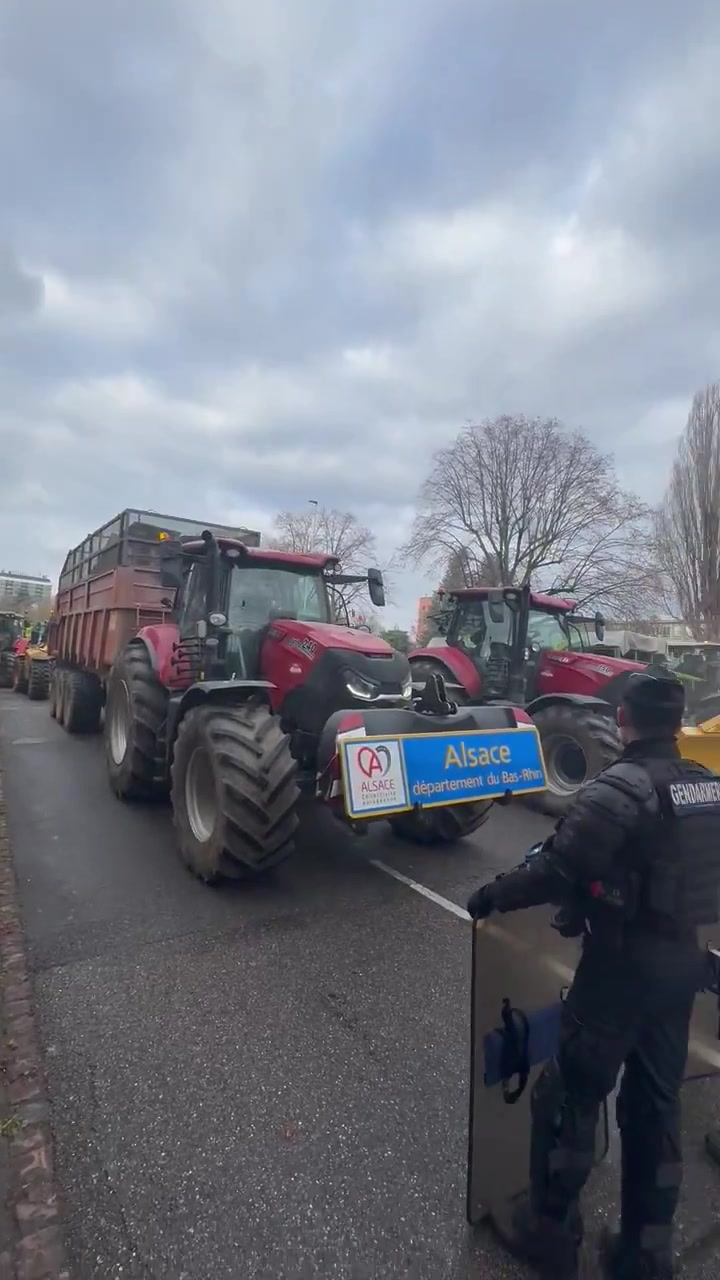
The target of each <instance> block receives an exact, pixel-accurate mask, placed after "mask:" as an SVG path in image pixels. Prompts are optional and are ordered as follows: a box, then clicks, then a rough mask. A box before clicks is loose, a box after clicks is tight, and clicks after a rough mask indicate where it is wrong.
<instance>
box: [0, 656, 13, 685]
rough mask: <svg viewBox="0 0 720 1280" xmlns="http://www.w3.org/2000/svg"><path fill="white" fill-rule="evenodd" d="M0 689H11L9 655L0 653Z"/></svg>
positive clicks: (10, 661) (10, 657)
mask: <svg viewBox="0 0 720 1280" xmlns="http://www.w3.org/2000/svg"><path fill="white" fill-rule="evenodd" d="M0 689H12V654H11V653H0Z"/></svg>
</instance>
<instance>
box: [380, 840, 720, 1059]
mask: <svg viewBox="0 0 720 1280" xmlns="http://www.w3.org/2000/svg"><path fill="white" fill-rule="evenodd" d="M370 865H371V866H373V867H377V869H378V871H383V872H384V873H385V875H386V876H392V879H393V880H398V881H399V882H400V884H404V885H406V886H407V888H408V889H412V890H413V892H414V893H419V894H420V895H421V897H423V898H427V899H428V901H429V902H434V903H435V904H436V906H438V907H442V908H443V910H444V911H449V912H450V914H451V915H453V916H455V917H456V918H457V919H458V920H466V921H468V922H469V921H470V916H469V915H468V913H467V911H466V910H465V908H464V907H460V906H458V904H457V902H452V901H451V900H450V898H444V897H443V896H442V894H441V893H436V892H435V890H434V889H428V887H427V885H424V884H420V882H419V881H418V880H411V878H410V876H404V875H403V874H402V872H401V871H396V870H395V868H394V867H389V866H388V864H387V863H386V862H381V861H380V859H379V858H373V859H372V860H371V863H370ZM485 927H486V928H488V929H489V930H491V931H492V932H493V933H494V934H495V935H496V936H497V937H498V938H499V939H500V940H502V941H503V942H507V943H509V944H510V945H511V946H513V947H516V948H518V949H522V950H530V948H529V947H527V948H526V947H524V946H523V943H522V941H521V940H520V939H519V938H518V937H517V936H516V935H515V934H511V933H508V932H507V931H506V930H505V929H503V927H502V925H499V924H496V923H495V921H492V922H491V921H486V922H485ZM534 958H535V960H536V961H538V960H539V961H540V962H541V964H544V965H545V966H546V968H548V969H551V970H552V971H553V973H556V974H557V975H558V977H560V978H562V979H563V980H564V981H565V982H568V983H569V982H572V980H573V977H574V971H573V970H572V969H571V968H569V966H568V965H565V964H563V963H562V961H560V960H558V959H557V958H556V957H555V956H553V955H550V954H549V953H548V952H541V953H540V954H538V953H537V952H535V953H534ZM689 1049H690V1055H691V1056H692V1057H694V1058H697V1059H699V1060H700V1061H701V1062H704V1063H706V1064H707V1065H708V1066H709V1067H713V1068H716V1069H717V1070H720V1049H716V1048H714V1047H713V1045H712V1044H711V1043H710V1042H709V1041H708V1040H706V1039H705V1037H704V1036H702V1037H698V1036H691V1038H690V1044H689Z"/></svg>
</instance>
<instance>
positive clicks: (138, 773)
mask: <svg viewBox="0 0 720 1280" xmlns="http://www.w3.org/2000/svg"><path fill="white" fill-rule="evenodd" d="M167 704H168V694H167V690H166V689H164V688H163V686H162V685H161V684H160V681H159V680H158V678H157V676H156V675H155V672H154V671H153V667H152V662H151V661H150V655H149V653H148V651H147V649H146V648H145V646H144V645H141V644H131V645H130V646H129V648H127V649H126V650H125V652H124V653H121V654H119V655H118V657H117V658H116V659H115V663H114V665H113V669H112V672H111V673H110V679H109V681H108V685H107V699H106V704H105V762H106V764H107V771H108V778H109V780H110V786H111V787H112V789H113V791H114V792H115V795H116V796H117V797H118V798H119V799H120V800H134V799H139V798H141V797H143V796H148V795H149V794H151V793H152V792H153V791H154V790H155V789H156V787H157V785H158V774H159V757H160V746H159V734H160V730H161V728H162V726H163V724H164V722H165V719H166V717H167ZM98 715H99V711H98Z"/></svg>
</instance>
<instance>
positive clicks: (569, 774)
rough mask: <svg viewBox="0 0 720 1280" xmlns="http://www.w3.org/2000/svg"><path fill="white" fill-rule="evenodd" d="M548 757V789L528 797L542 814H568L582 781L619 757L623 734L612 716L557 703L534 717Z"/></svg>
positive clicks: (546, 769)
mask: <svg viewBox="0 0 720 1280" xmlns="http://www.w3.org/2000/svg"><path fill="white" fill-rule="evenodd" d="M533 719H534V721H535V725H536V726H537V730H538V733H539V734H540V741H541V743H542V749H543V756H544V758H545V771H546V773H547V790H546V791H539V792H537V793H536V794H535V795H532V796H529V797H528V803H529V804H530V805H531V806H532V807H533V808H535V809H539V810H540V811H541V813H547V814H549V815H550V816H551V817H554V818H560V817H562V816H563V814H565V813H567V810H568V809H569V807H570V805H571V803H572V801H573V799H574V797H575V796H576V795H577V792H578V791H579V790H580V787H581V786H582V785H583V783H585V782H587V781H588V779H589V778H594V777H595V775H596V774H597V773H600V771H601V770H602V769H607V767H608V765H611V764H613V762H614V761H615V760H617V758H618V756H619V755H620V752H621V750H622V747H621V743H620V736H619V734H618V731H617V727H616V725H615V723H614V721H613V720H612V719H611V718H610V716H609V715H607V716H605V715H598V713H597V712H596V711H591V710H590V709H589V708H588V707H582V706H575V705H573V704H572V703H564V702H558V703H555V704H553V705H552V706H549V707H545V708H544V709H543V710H541V711H538V713H537V715H535V716H533Z"/></svg>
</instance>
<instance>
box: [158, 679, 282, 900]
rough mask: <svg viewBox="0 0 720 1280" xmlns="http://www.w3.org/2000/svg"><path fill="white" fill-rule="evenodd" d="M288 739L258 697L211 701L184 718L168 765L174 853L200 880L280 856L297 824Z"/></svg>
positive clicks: (258, 868) (265, 864)
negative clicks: (242, 700)
mask: <svg viewBox="0 0 720 1280" xmlns="http://www.w3.org/2000/svg"><path fill="white" fill-rule="evenodd" d="M299 798H300V791H299V789H298V785H297V765H296V762H295V760H294V759H293V757H292V754H291V751H290V739H289V738H288V736H287V734H285V733H283V730H282V729H281V727H280V722H279V720H278V718H277V717H276V716H274V715H272V713H271V712H270V710H269V708H268V707H267V706H266V705H265V704H264V703H259V702H257V701H250V702H247V703H244V704H241V705H239V706H238V705H231V706H228V705H227V704H224V705H223V704H210V705H209V706H201V707H194V708H193V709H192V710H190V711H188V713H187V715H186V716H185V717H184V718H183V720H182V721H181V724H180V728H179V731H178V736H177V739H176V741H175V749H174V753H173V765H172V806H173V821H174V824H175V831H176V835H177V840H178V845H179V850H180V856H181V857H182V859H183V862H184V863H185V864H186V866H188V867H189V869H190V870H191V871H192V872H193V874H194V875H196V876H198V878H199V879H200V880H204V881H205V882H206V883H207V884H212V883H214V882H216V881H217V880H219V879H221V878H222V877H224V876H230V877H234V878H236V877H237V876H238V875H239V874H245V875H257V874H258V873H260V872H262V871H265V870H266V869H268V868H270V867H274V866H277V865H278V863H280V862H282V861H284V859H285V858H287V857H288V856H289V855H290V854H291V853H292V850H293V846H294V840H295V832H296V829H297V825H298V812H297V810H298V801H299Z"/></svg>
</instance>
